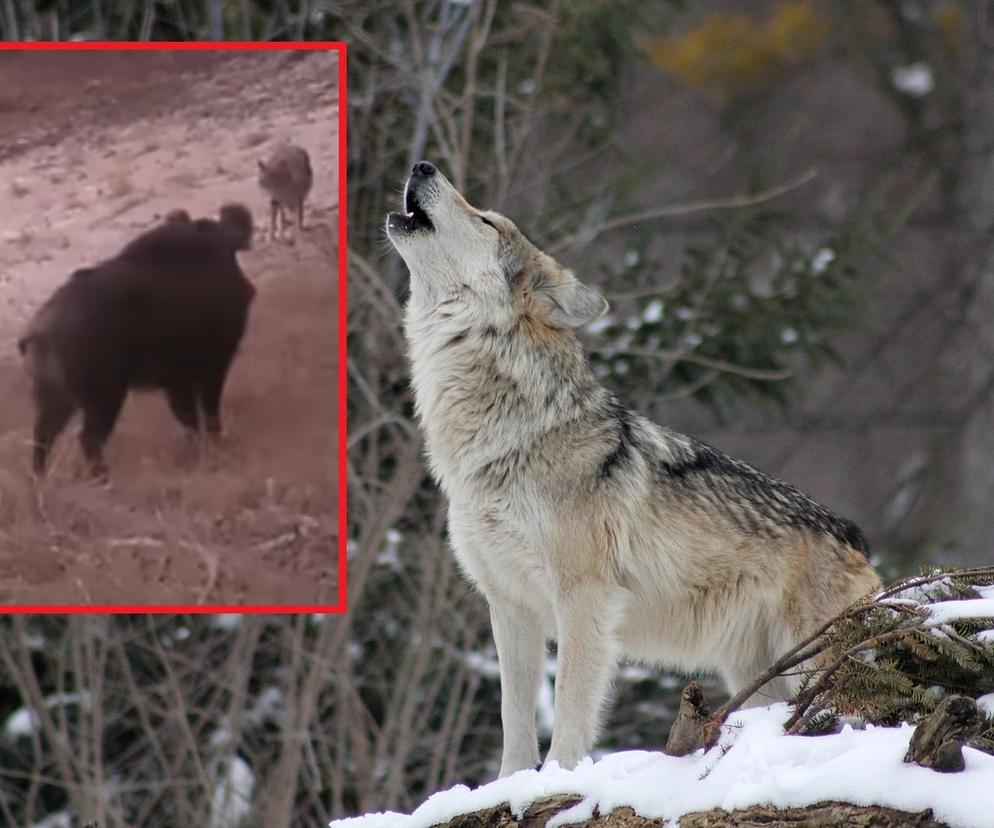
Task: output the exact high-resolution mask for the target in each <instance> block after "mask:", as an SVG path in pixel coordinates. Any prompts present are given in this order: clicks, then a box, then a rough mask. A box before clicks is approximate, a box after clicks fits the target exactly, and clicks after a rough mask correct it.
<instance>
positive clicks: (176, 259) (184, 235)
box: [18, 204, 255, 477]
mask: <svg viewBox="0 0 994 828" xmlns="http://www.w3.org/2000/svg"><path fill="white" fill-rule="evenodd" d="M179 212H182V211H175V212H174V213H172V214H170V216H169V217H168V218H167V219H166V220H165V221H164V222H162V223H161V224H159V225H158V226H156V227H154V228H152V229H150V230H148V231H147V232H146V233H143V234H142V235H140V236H139V237H137V238H136V239H134V240H132V241H131V242H130V243H128V244H127V245H126V246H125V247H124V249H122V250H121V251H120V252H119V253H118V254H117V255H116V256H114V257H113V258H111V259H107V260H106V261H103V262H101V263H99V264H97V265H95V266H94V267H88V268H83V269H80V270H77V271H75V272H74V273H73V274H72V275H71V276H70V277H69V279H68V280H67V281H66V282H65V283H63V284H62V285H61V286H60V287H59V288H58V289H57V290H56V291H55V292H54V293H53V294H52V296H51V297H50V298H49V299H48V301H46V302H45V303H44V304H43V305H42V306H41V307H40V308H39V310H38V312H37V313H36V314H35V316H34V318H33V319H32V320H31V323H30V325H29V326H28V329H27V331H26V332H25V334H24V336H22V337H21V338H20V340H19V341H18V349H19V350H20V352H21V354H22V356H23V358H24V361H25V365H26V369H27V371H28V374H29V375H30V377H31V379H32V385H33V394H34V402H35V422H34V449H33V468H34V470H35V472H36V473H37V474H42V473H44V471H45V468H46V466H47V463H48V459H49V455H50V453H51V450H52V447H53V445H54V443H55V441H56V439H57V438H58V436H59V434H60V433H61V432H62V430H63V429H64V428H65V427H66V425H67V424H68V422H69V420H70V419H71V418H72V416H73V414H74V413H75V412H76V411H77V410H82V414H83V426H82V429H81V431H80V443H81V445H82V448H83V453H84V455H85V456H86V460H87V462H88V464H89V468H90V472H91V474H93V475H94V476H98V477H102V476H104V475H105V474H106V472H107V468H106V464H105V462H104V458H103V447H104V444H105V443H106V441H107V439H108V438H109V437H110V435H111V432H112V431H113V429H114V425H115V423H116V421H117V418H118V415H119V413H120V411H121V408H122V406H123V404H124V400H125V398H126V397H127V394H128V392H129V390H132V389H161V390H163V391H164V392H165V394H166V398H167V399H168V402H169V406H170V408H171V410H172V412H173V414H174V415H175V417H176V419H177V420H179V422H180V423H181V424H182V425H183V426H185V427H186V428H188V429H190V430H191V431H199V430H200V429H201V427H203V428H204V429H205V430H206V431H207V433H208V434H211V435H218V434H219V433H220V431H221V417H220V404H221V394H222V391H223V388H224V383H225V380H226V377H227V374H228V369H229V367H230V365H231V362H232V359H233V358H234V355H235V352H236V350H237V348H238V345H239V343H240V341H241V338H242V335H243V334H244V332H245V327H246V324H247V320H248V310H249V305H250V304H251V302H252V300H253V298H254V296H255V288H254V287H253V286H252V284H251V282H249V281H248V279H247V278H246V277H245V274H244V273H243V272H242V269H241V267H240V266H239V264H238V261H237V259H236V251H237V250H242V249H245V248H246V247H247V246H249V245H250V244H251V231H252V216H251V213H250V212H249V211H248V209H247V208H246V207H244V206H243V205H240V204H228V205H225V206H224V207H222V208H221V212H220V215H219V217H218V219H217V220H214V219H198V220H196V221H194V220H192V219H190V217H189V216H188V215H185V213H184V216H185V218H183V217H181V216H179Z"/></svg>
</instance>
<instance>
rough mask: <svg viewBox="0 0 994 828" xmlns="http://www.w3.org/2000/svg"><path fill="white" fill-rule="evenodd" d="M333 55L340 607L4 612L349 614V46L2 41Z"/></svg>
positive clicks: (13, 609)
mask: <svg viewBox="0 0 994 828" xmlns="http://www.w3.org/2000/svg"><path fill="white" fill-rule="evenodd" d="M261 49H266V50H274V49H276V50H279V49H296V50H312V49H313V50H331V51H336V52H338V366H339V368H338V602H337V603H336V604H331V605H327V604H214V605H201V604H153V605H149V606H142V605H128V604H82V605H79V604H65V605H63V604H37V605H36V604H11V605H10V606H2V605H0V613H35V614H54V613H59V614H97V613H114V614H137V613H140V614H165V613H191V614H207V613H212V614H213V613H246V614H258V613H269V614H278V613H279V614H284V613H344V612H347V611H348V588H347V587H348V584H347V581H348V549H347V547H348V522H347V520H346V501H347V499H348V495H347V479H346V469H347V468H348V463H347V461H346V454H345V452H346V445H347V441H346V431H347V428H346V412H347V410H348V409H347V405H346V393H347V387H348V382H347V377H348V368H347V366H348V361H347V357H346V340H347V331H346V317H347V313H346V309H347V307H348V305H347V297H348V245H347V242H346V239H347V238H348V236H347V233H346V216H347V214H348V210H347V208H346V204H347V195H348V187H347V167H348V158H347V155H346V152H345V148H346V125H347V122H348V117H347V113H348V89H347V76H348V72H347V65H348V46H347V44H345V43H343V42H341V41H334V40H328V41H287V42H273V43H259V42H255V41H165V40H163V41H147V42H146V41H142V42H137V41H104V40H93V41H78V42H54V41H53V42H31V43H22V42H10V41H7V42H0V51H24V50H41V51H70V50H72V51H101V50H102V51H136V50H151V51H169V50H182V51H187V50H189V51H193V50H199V51H204V50H213V51H217V50H226V51H227V50H242V51H245V50H261Z"/></svg>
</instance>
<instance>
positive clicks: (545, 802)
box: [438, 795, 949, 828]
mask: <svg viewBox="0 0 994 828" xmlns="http://www.w3.org/2000/svg"><path fill="white" fill-rule="evenodd" d="M579 801H580V797H578V796H575V795H559V796H552V797H548V798H546V799H540V800H538V801H537V802H533V803H532V804H531V805H530V806H529V808H528V809H527V810H526V811H525V813H524V815H523V816H522V818H521V819H520V820H519V819H516V818H515V816H514V814H512V813H511V809H510V808H509V807H508V806H507V805H506V804H505V805H498V806H497V807H495V808H488V809H486V810H483V811H474V812H472V813H469V814H460V815H459V816H457V817H454V818H453V819H451V820H449V821H448V822H445V823H441V824H440V825H439V827H438V828H542V826H544V825H546V824H547V823H548V821H549V820H550V819H551V818H552V817H553V816H555V815H556V814H558V813H560V812H561V811H564V810H566V809H567V808H570V807H572V806H573V805H575V804H576V803H577V802H579ZM572 825H573V826H574V828H659V827H660V826H663V825H670V826H671V828H672V823H667V822H666V821H665V820H662V819H649V818H647V817H642V816H639V815H638V814H636V813H635V812H634V811H633V810H632V809H631V808H617V809H616V810H614V811H611V813H609V814H602V815H598V814H595V815H594V816H593V818H591V819H587V820H584V821H583V822H576V823H572ZM759 825H761V826H763V828H798V826H804V827H805V828H834V826H837V825H846V826H849V828H871V826H872V828H949V826H948V825H946V823H944V822H939V821H938V820H937V819H935V818H934V817H933V816H932V812H931V811H930V810H925V811H919V812H917V813H909V812H907V811H897V810H894V809H893V808H885V807H883V806H880V805H851V804H849V803H846V802H818V803H816V804H814V805H808V806H807V807H805V808H775V807H773V806H770V805H754V806H752V807H751V808H742V809H741V810H737V811H723V810H721V809H720V808H715V809H713V810H711V811H696V812H694V813H690V814H684V815H683V816H682V817H680V828H753V826H759Z"/></svg>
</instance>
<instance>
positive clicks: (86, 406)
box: [79, 386, 128, 477]
mask: <svg viewBox="0 0 994 828" xmlns="http://www.w3.org/2000/svg"><path fill="white" fill-rule="evenodd" d="M127 394H128V389H127V386H121V387H118V388H102V389H100V393H99V394H94V395H92V396H91V397H90V399H88V400H85V401H84V402H83V403H82V406H83V430H82V431H80V433H79V442H80V445H81V446H82V447H83V454H84V455H85V456H86V460H87V462H88V463H89V464H90V474H92V475H93V476H94V477H106V475H107V464H106V463H105V462H104V443H106V442H107V438H108V437H110V434H111V432H112V431H113V430H114V424H115V423H116V422H117V417H118V415H119V414H120V413H121V407H122V406H123V405H124V398H125V397H126V396H127Z"/></svg>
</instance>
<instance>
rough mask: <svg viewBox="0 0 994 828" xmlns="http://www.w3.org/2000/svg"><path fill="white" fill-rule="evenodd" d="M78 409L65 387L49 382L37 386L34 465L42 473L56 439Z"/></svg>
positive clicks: (36, 471) (38, 473) (36, 472)
mask: <svg viewBox="0 0 994 828" xmlns="http://www.w3.org/2000/svg"><path fill="white" fill-rule="evenodd" d="M75 410H76V403H75V402H74V401H73V399H72V397H70V396H69V394H68V393H67V392H66V391H65V389H63V388H59V387H55V386H52V385H49V384H47V383H38V384H36V386H35V427H34V451H33V458H32V465H33V467H34V471H35V474H37V475H41V474H44V472H45V467H46V466H47V465H48V455H49V454H50V453H51V451H52V446H53V445H54V444H55V441H56V439H58V436H59V435H60V434H61V433H62V430H63V429H64V428H65V427H66V423H68V422H69V419H70V418H71V417H72V415H73V412H75Z"/></svg>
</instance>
